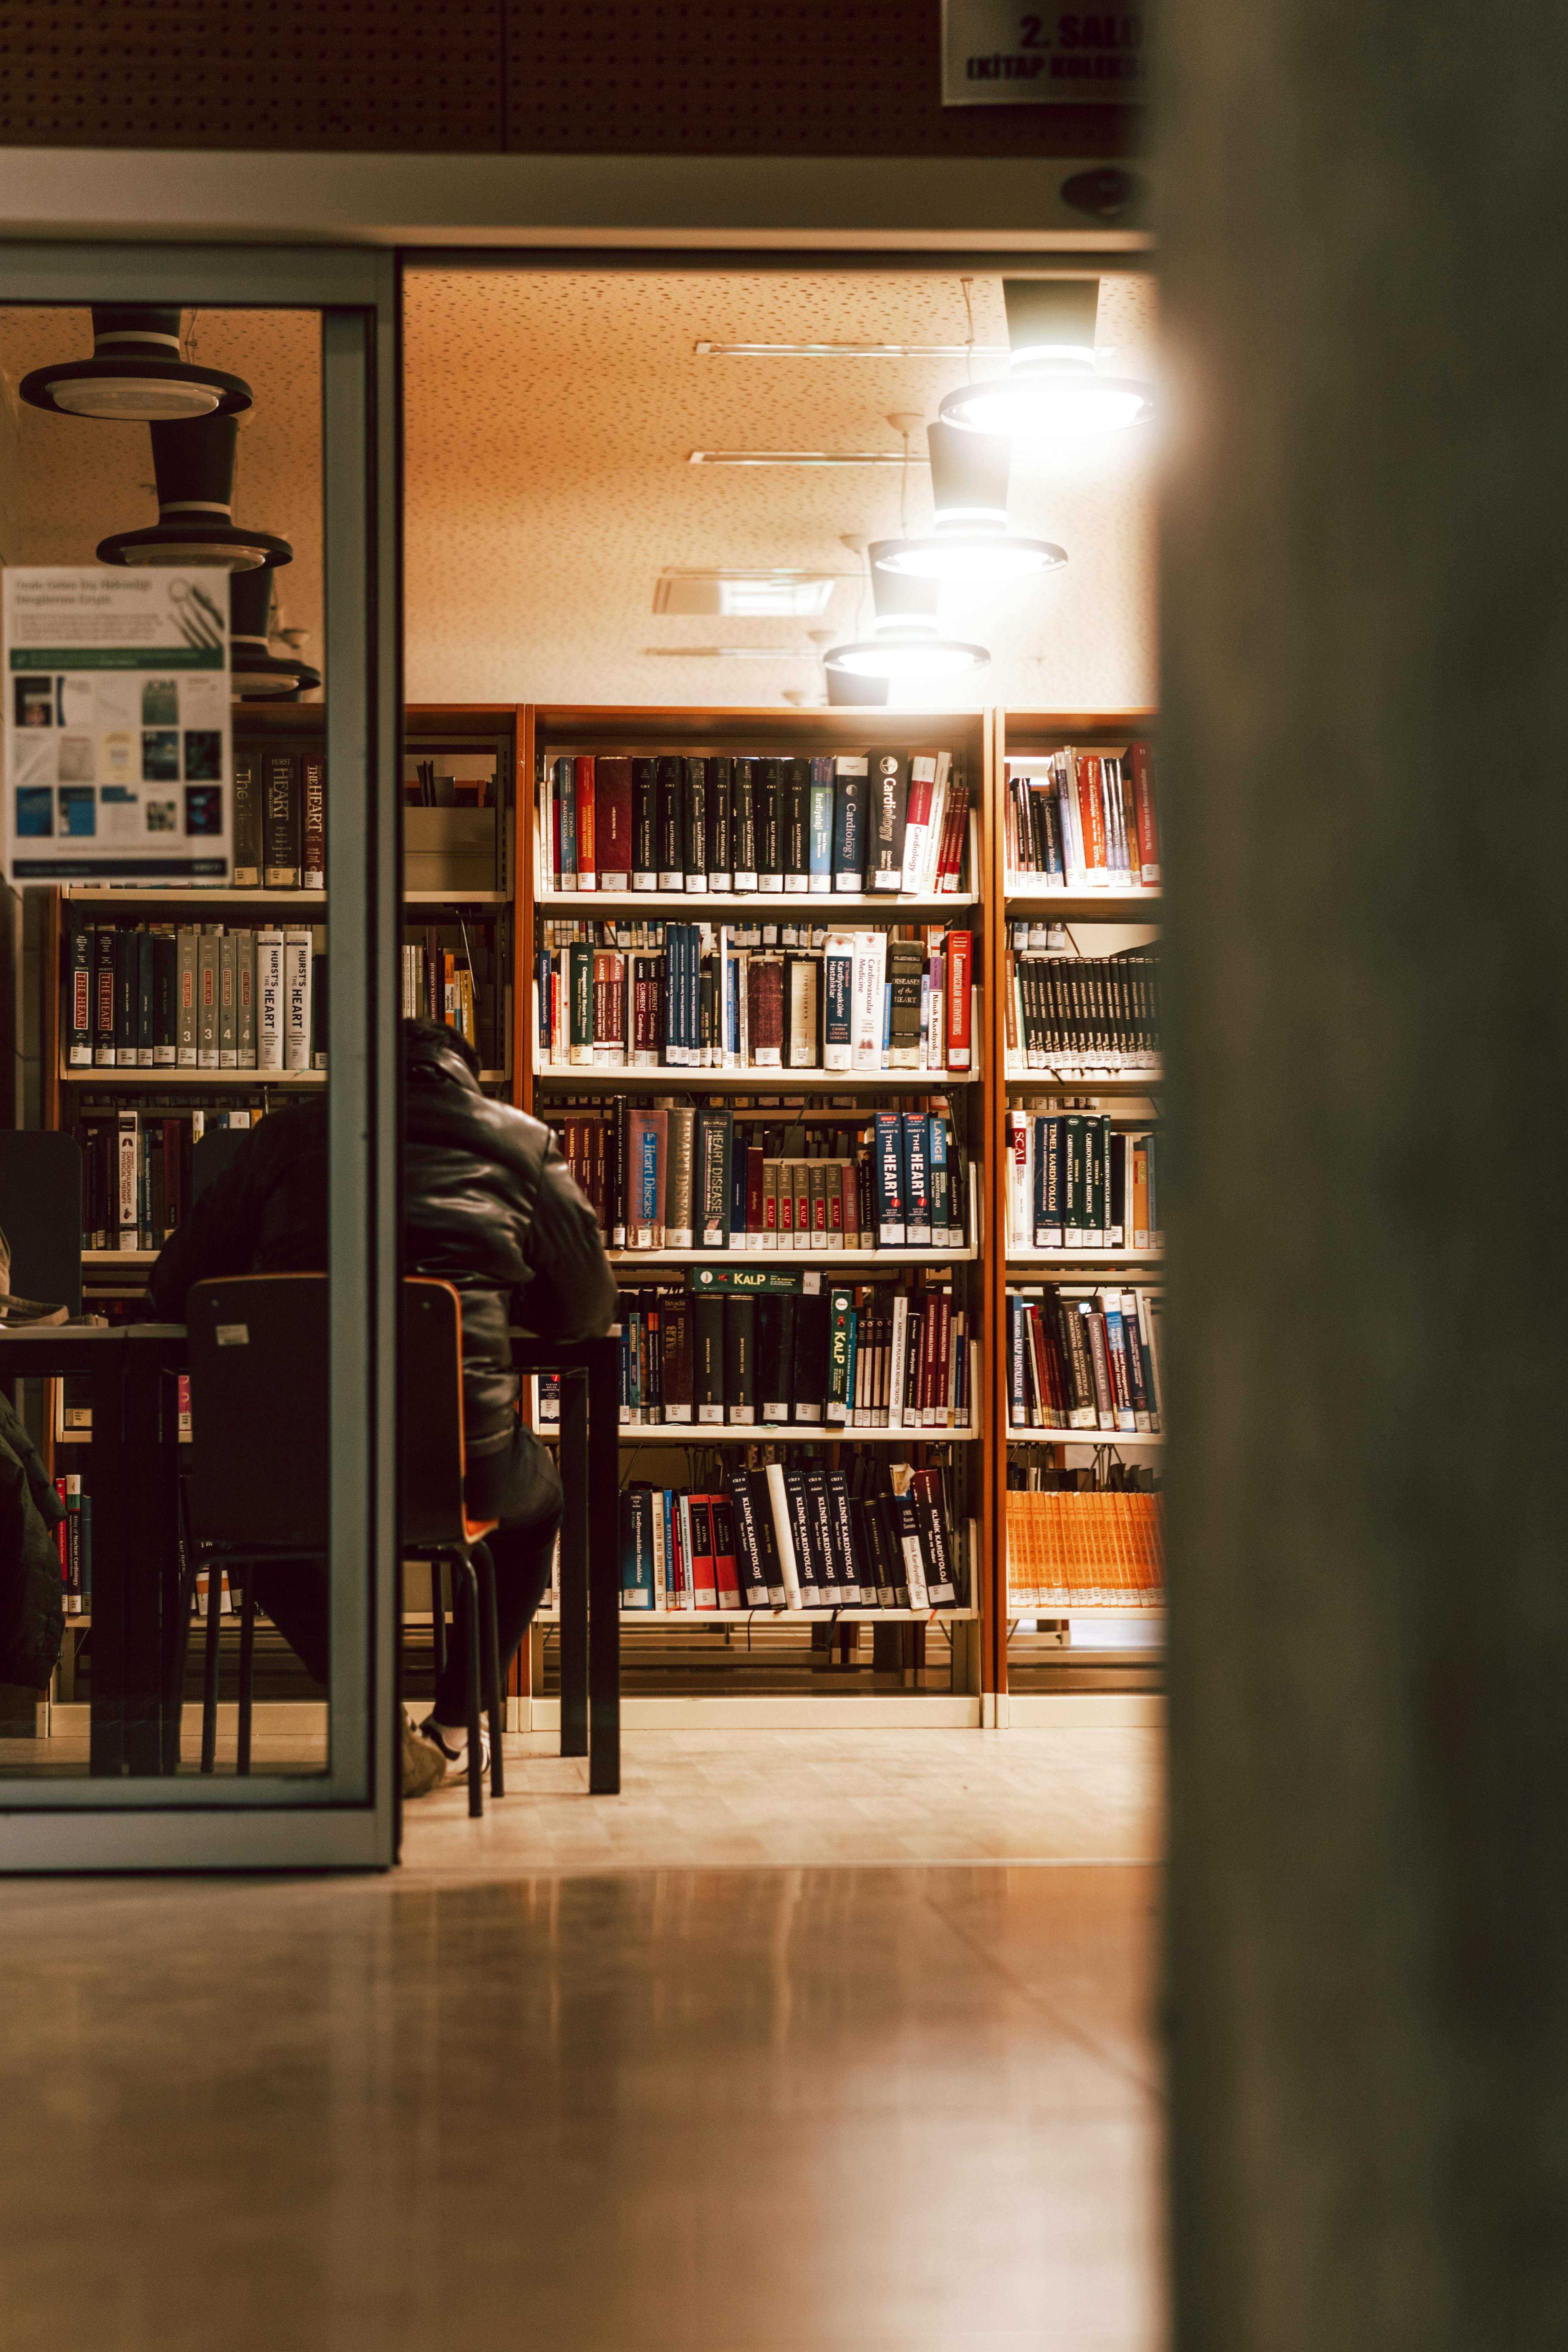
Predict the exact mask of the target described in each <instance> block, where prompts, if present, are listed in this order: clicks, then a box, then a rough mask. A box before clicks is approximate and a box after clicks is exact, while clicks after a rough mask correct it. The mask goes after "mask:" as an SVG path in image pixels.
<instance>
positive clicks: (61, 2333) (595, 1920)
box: [0, 1734, 1161, 2352]
mask: <svg viewBox="0 0 1568 2352" xmlns="http://www.w3.org/2000/svg"><path fill="white" fill-rule="evenodd" d="M879 1736H880V1735H875V1734H873V1735H870V1736H869V1737H870V1738H871V1739H872V1741H873V1742H874V1741H875V1740H876V1738H879ZM1040 1736H1041V1735H1023V1737H1024V1738H1030V1737H1035V1738H1037V1737H1040ZM1046 1736H1047V1737H1049V1738H1055V1739H1058V1740H1059V1739H1060V1738H1062V1737H1064V1735H1060V1734H1052V1735H1046ZM1065 1736H1067V1737H1070V1736H1071V1735H1065ZM1086 1737H1088V1738H1091V1739H1094V1738H1098V1740H1099V1742H1100V1770H1101V1771H1102V1772H1104V1773H1105V1774H1106V1775H1108V1776H1109V1777H1110V1778H1111V1779H1113V1780H1114V1779H1115V1778H1116V1777H1117V1776H1118V1775H1119V1776H1120V1779H1121V1782H1122V1783H1123V1784H1125V1783H1127V1782H1129V1781H1130V1780H1132V1779H1134V1778H1136V1777H1137V1772H1138V1769H1139V1765H1138V1760H1137V1759H1136V1757H1135V1756H1132V1757H1131V1758H1130V1755H1129V1753H1123V1754H1121V1756H1120V1758H1118V1757H1117V1756H1116V1755H1115V1754H1113V1753H1112V1751H1111V1750H1110V1748H1108V1747H1107V1745H1106V1742H1107V1738H1110V1739H1112V1740H1114V1739H1116V1738H1123V1739H1125V1738H1132V1737H1137V1736H1133V1735H1104V1734H1100V1735H1086ZM971 1740H973V1750H974V1755H975V1758H976V1759H979V1758H980V1757H981V1755H982V1754H983V1753H984V1751H985V1750H987V1749H994V1752H995V1757H996V1761H995V1763H994V1766H993V1767H991V1768H989V1769H991V1770H993V1771H1003V1772H1005V1773H1007V1774H1017V1775H1021V1776H1022V1778H1023V1779H1024V1780H1028V1779H1029V1777H1030V1771H1029V1766H1028V1759H1027V1753H1026V1750H1025V1749H1023V1748H1017V1749H1015V1751H1014V1758H1013V1760H1012V1761H1009V1760H1008V1759H1007V1754H1006V1749H1007V1745H1008V1736H1006V1735H1003V1736H1000V1737H999V1738H997V1739H996V1740H995V1741H994V1742H986V1741H982V1740H981V1739H980V1738H978V1736H976V1735H970V1737H969V1738H967V1739H966V1738H963V1737H962V1736H959V1737H957V1738H955V1737H954V1736H953V1735H951V1734H947V1735H944V1734H933V1735H927V1736H925V1737H924V1738H922V1739H921V1740H920V1741H919V1742H917V1743H916V1744H917V1745H918V1746H919V1747H921V1748H923V1749H924V1750H926V1751H927V1755H926V1759H925V1760H924V1761H922V1760H921V1759H919V1758H917V1757H916V1756H914V1755H913V1754H912V1753H911V1752H910V1748H909V1745H908V1743H907V1742H906V1743H905V1745H904V1752H903V1757H902V1760H901V1762H897V1761H896V1759H894V1758H893V1757H892V1756H891V1755H889V1759H888V1767H889V1769H888V1781H889V1791H890V1794H891V1792H893V1791H895V1790H900V1788H901V1790H902V1794H901V1795H899V1796H898V1799H897V1803H896V1805H894V1807H893V1811H900V1810H901V1811H902V1812H903V1813H904V1814H906V1815H907V1813H908V1811H909V1810H910V1797H909V1790H910V1783H911V1781H912V1780H918V1779H919V1778H920V1777H921V1774H922V1773H924V1772H925V1771H927V1770H931V1771H932V1772H935V1773H937V1774H939V1775H940V1776H942V1777H943V1778H946V1777H948V1776H951V1775H953V1774H956V1775H957V1778H958V1784H959V1785H960V1787H961V1792H962V1781H963V1775H964V1773H965V1772H966V1771H971V1770H974V1769H977V1766H976V1763H973V1762H970V1761H968V1760H966V1758H967V1755H968V1751H969V1750H970V1743H971ZM645 1741H646V1742H648V1743H655V1742H658V1735H643V1736H642V1738H641V1739H639V1738H633V1740H632V1741H631V1742H630V1743H629V1745H630V1751H631V1752H630V1759H629V1760H630V1762H631V1764H632V1765H633V1767H634V1769H635V1771H636V1773H637V1776H639V1778H640V1779H641V1780H644V1781H646V1783H647V1789H646V1790H645V1793H644V1795H643V1796H641V1797H637V1795H636V1794H635V1793H634V1803H636V1804H641V1805H642V1806H643V1807H644V1811H645V1814H646V1815H647V1822H648V1827H647V1841H648V1843H649V1846H650V1848H654V1847H657V1846H658V1843H659V1838H660V1835H661V1834H662V1833H661V1832H659V1831H658V1824H657V1822H656V1821H655V1820H654V1819H653V1815H654V1814H655V1812H657V1811H669V1813H670V1814H671V1816H672V1817H673V1818H678V1817H679V1811H680V1808H679V1802H678V1795H679V1788H680V1786H681V1784H682V1781H683V1780H684V1782H685V1783H686V1785H687V1786H688V1788H689V1789H691V1788H692V1786H693V1783H694V1781H695V1780H697V1779H699V1778H700V1780H701V1782H702V1784H703V1790H704V1794H703V1799H702V1806H701V1807H699V1808H698V1810H699V1811H701V1810H702V1809H703V1807H706V1808H709V1809H711V1808H713V1807H714V1806H715V1805H716V1804H718V1802H719V1799H720V1796H721V1788H722V1783H723V1781H724V1780H725V1778H726V1775H725V1772H724V1767H723V1754H722V1749H723V1747H724V1746H725V1745H726V1744H728V1745H729V1747H730V1749H731V1772H730V1774H729V1776H728V1777H729V1778H730V1780H731V1782H732V1784H733V1786H734V1787H735V1788H736V1789H738V1790H741V1791H742V1794H743V1792H744V1790H745V1788H746V1787H747V1786H748V1785H749V1784H750V1780H751V1776H752V1774H753V1772H754V1771H755V1769H756V1759H755V1758H754V1757H748V1754H747V1750H748V1748H750V1747H752V1746H754V1741H753V1742H748V1741H747V1740H746V1739H745V1738H736V1739H734V1740H733V1741H732V1742H731V1743H721V1744H720V1746H719V1748H710V1749H708V1750H707V1751H706V1754H705V1757H704V1759H703V1761H702V1764H701V1768H700V1773H694V1770H693V1765H694V1762H695V1759H694V1758H693V1757H692V1755H691V1754H690V1753H689V1752H688V1753H687V1754H686V1755H685V1756H684V1757H683V1755H682V1753H681V1750H680V1747H679V1741H678V1740H665V1741H664V1742H663V1743H662V1744H661V1745H653V1744H649V1745H648V1746H647V1748H645V1747H644V1743H645ZM639 1751H641V1752H639ZM785 1760H786V1762H787V1758H786V1759H785ZM567 1769H570V1768H563V1767H562V1766H561V1765H560V1764H559V1763H558V1762H552V1761H549V1760H546V1759H538V1760H535V1759H530V1758H528V1757H526V1756H524V1755H523V1754H522V1753H521V1752H520V1753H519V1755H518V1757H517V1760H516V1771H515V1780H514V1785H515V1786H516V1787H517V1789H518V1791H519V1793H518V1794H517V1795H516V1796H514V1797H509V1798H508V1799H507V1800H506V1801H505V1802H504V1804H503V1805H501V1806H500V1807H498V1808H496V1809H495V1814H494V1817H493V1823H492V1825H490V1826H489V1827H487V1826H486V1825H483V1824H468V1822H466V1821H465V1820H463V1819H462V1818H461V1817H459V1816H458V1815H456V1814H453V1815H451V1816H449V1817H447V1816H445V1814H444V1801H441V1800H438V1801H437V1809H436V1810H434V1811H427V1812H424V1813H422V1814H421V1815H419V1816H418V1817H417V1820H416V1822H411V1829H414V1828H416V1829H417V1835H416V1836H413V1837H411V1840H410V1849H411V1852H410V1864H409V1867H408V1868H407V1869H405V1871H404V1872H402V1873H401V1874H397V1875H396V1876H395V1877H390V1878H385V1879H378V1880H352V1879H338V1880H333V1881H326V1882H323V1881H314V1882H312V1881H308V1880H290V1881H270V1882H269V1881H258V1880H254V1879H252V1880H239V1881H222V1880H205V1881H199V1880H196V1881H183V1882H163V1883H161V1884H158V1885H148V1884H146V1883H136V1882H132V1881H100V1882H90V1881H76V1882H58V1883H52V1884H51V1883H43V1884H40V1883H33V1884H25V1883H19V1882H15V1881H14V1882H11V1883H9V1884H8V1885H5V1886H4V1887H3V1888H0V1981H4V1983H5V1988H6V1996H7V1997H6V2000H5V2005H4V2010H3V2011H0V2095H4V2098H5V2112H6V2113H7V2115H8V2116H10V2117H11V2118H12V2128H10V2129H9V2130H8V2131H7V2133H6V2135H5V2141H4V2144H3V2146H0V2204H3V2208H4V2210H5V2216H6V2225H5V2231H4V2236H3V2249H4V2251H0V2307H3V2308H4V2311H5V2325H4V2329H3V2336H4V2341H5V2346H6V2352H88V2347H91V2352H153V2347H154V2346H156V2347H158V2352H187V2348H188V2352H195V2347H198V2346H200V2347H203V2352H208V2347H214V2346H219V2347H224V2352H252V2347H256V2352H260V2347H267V2352H275V2347H280V2346H287V2347H300V2352H315V2347H323V2352H325V2347H331V2352H360V2347H365V2352H370V2347H380V2352H405V2347H406V2352H415V2347H418V2352H426V2347H440V2352H458V2347H461V2352H468V2347H475V2346H478V2345H479V2343H480V2342H482V2341H491V2342H496V2343H502V2344H521V2345H527V2346H533V2345H538V2346H540V2347H552V2352H553V2347H571V2352H577V2347H583V2352H677V2347H682V2348H683V2352H807V2347H811V2352H817V2347H823V2352H826V2348H827V2347H832V2352H871V2347H877V2352H894V2347H942V2348H943V2352H949V2347H951V2352H1023V2347H1031V2352H1033V2347H1045V2352H1156V2347H1158V2345H1159V2342H1160V2340H1161V2339H1160V2331H1159V2326H1158V2321H1157V2317H1156V2313H1157V2305H1158V2270H1157V2228H1156V2178H1155V2176H1156V2170H1157V2165H1158V2158H1159V2105H1158V2082H1157V2074H1156V2068H1155V2060H1154V2055H1153V2041H1152V2029H1151V1990H1150V1988H1151V1970H1152V1949H1153V1942H1154V1934H1155V1919H1154V1907H1155V1903H1156V1897H1157V1878H1156V1873H1155V1870H1154V1869H1153V1867H1152V1865H1151V1864H1149V1863H1148V1862H1146V1861H1140V1860H1138V1859H1137V1858H1135V1857H1134V1856H1133V1855H1132V1854H1131V1853H1128V1852H1123V1853H1115V1852H1106V1853H1101V1854H1100V1856H1099V1857H1097V1858H1086V1857H1085V1856H1084V1854H1083V1853H1082V1851H1081V1843H1080V1841H1079V1837H1078V1835H1077V1832H1076V1830H1073V1831H1071V1833H1070V1834H1068V1835H1067V1836H1066V1837H1064V1838H1059V1839H1058V1838H1057V1837H1056V1835H1055V1827H1059V1826H1060V1823H1059V1822H1058V1824H1057V1825H1055V1827H1054V1826H1053V1823H1052V1822H1050V1821H1049V1820H1048V1819H1042V1820H1041V1821H1040V1822H1038V1824H1037V1854H1038V1857H1039V1858H1037V1859H1036V1860H1034V1861H1032V1862H1026V1863H1020V1862H1003V1861H998V1862H991V1863H985V1862H961V1861H953V1860H949V1861H931V1860H924V1859H920V1858H913V1859H910V1858H904V1859H882V1860H876V1859H872V1858H865V1859H858V1858H849V1859H847V1860H845V1861H843V1862H841V1863H839V1864H837V1866H835V1865H834V1864H832V1863H830V1862H827V1861H816V1862H809V1863H806V1862H796V1863H789V1862H769V1861H765V1860H763V1861H753V1862H752V1863H751V1864H750V1866H744V1865H742V1866H728V1867H726V1866H722V1864H721V1863H720V1862H719V1861H718V1860H717V1859H713V1860H709V1861H707V1862H704V1861H703V1860H702V1859H701V1858H700V1856H695V1857H692V1858H690V1859H689V1860H688V1861H687V1862H686V1863H685V1864H681V1865H680V1866H668V1865H667V1866H653V1867H641V1868H639V1867H637V1866H635V1865H634V1864H632V1863H631V1859H630V1857H629V1856H621V1857H618V1858H617V1862H616V1863H611V1864H607V1865H606V1864H604V1863H600V1864H597V1865H596V1866H595V1865H590V1866H588V1867H586V1868H584V1867H582V1866H574V1865H573V1864H572V1863H571V1861H570V1859H569V1858H567V1857H566V1856H565V1854H564V1849H563V1842H562V1840H560V1839H557V1841H556V1844H557V1849H558V1850H557V1853H556V1856H555V1859H554V1862H553V1865H552V1864H549V1863H547V1864H544V1865H543V1866H542V1867H535V1868H534V1869H532V1870H529V1869H528V1868H527V1867H526V1866H524V1867H521V1868H520V1867H518V1866H517V1865H515V1864H513V1865H511V1866H508V1865H507V1864H506V1863H505V1861H504V1860H503V1857H502V1856H501V1855H500V1853H498V1852H497V1851H496V1845H497V1837H496V1831H495V1827H494V1824H495V1823H500V1822H503V1821H506V1820H507V1819H508V1817H512V1818H513V1819H521V1817H523V1816H524V1815H526V1814H527V1813H529V1812H530V1811H532V1812H534V1813H536V1814H541V1815H542V1814H543V1813H545V1812H546V1811H548V1810H549V1809H550V1808H551V1807H552V1806H555V1805H560V1806H562V1807H568V1806H569V1807H570V1808H572V1809H573V1810H574V1811H575V1810H577V1809H579V1808H581V1809H584V1811H587V1810H588V1809H590V1801H589V1800H588V1799H587V1798H585V1797H579V1796H577V1795H576V1794H575V1793H574V1791H571V1790H568V1789H566V1788H564V1787H562V1786H561V1785H560V1784H561V1781H562V1778H563V1770H567ZM775 1769H777V1759H775ZM1054 1770H1055V1776H1056V1780H1057V1781H1058V1784H1059V1785H1060V1786H1061V1787H1062V1788H1063V1789H1065V1788H1066V1787H1067V1785H1068V1782H1069V1781H1070V1780H1071V1779H1072V1775H1071V1773H1070V1772H1068V1770H1067V1769H1066V1766H1065V1764H1064V1763H1063V1761H1062V1759H1059V1758H1058V1759H1057V1763H1056V1765H1055V1767H1054ZM1142 1774H1143V1779H1144V1781H1145V1783H1147V1781H1148V1780H1149V1778H1150V1771H1149V1759H1144V1760H1143V1765H1142ZM867 1775H869V1776H870V1777H871V1779H872V1780H874V1779H875V1758H874V1754H873V1755H872V1756H871V1757H869V1758H868V1757H865V1756H862V1757H861V1758H860V1759H859V1760H858V1763H857V1764H856V1767H855V1774H854V1778H855V1780H856V1783H857V1785H856V1786H855V1787H853V1788H852V1789H851V1788H848V1787H847V1788H846V1790H845V1791H844V1801H845V1804H846V1807H847V1810H848V1811H851V1812H852V1813H853V1815H854V1816H855V1817H856V1819H857V1821H860V1820H862V1819H863V1818H864V1817H865V1814H866V1811H867V1808H868V1807H869V1808H870V1811H871V1812H872V1813H873V1814H874V1811H875V1806H874V1796H873V1795H871V1794H868V1790H867V1788H866V1787H865V1786H864V1785H861V1783H862V1782H863V1780H864V1779H865V1776H867ZM986 1777H987V1776H986V1773H985V1772H982V1775H981V1778H982V1780H985V1779H986ZM1048 1777H1049V1776H1048V1775H1047V1778H1048ZM1094 1777H1095V1773H1094V1769H1093V1768H1092V1759H1091V1760H1090V1762H1089V1764H1086V1766H1085V1769H1084V1773H1083V1774H1082V1775H1080V1779H1084V1780H1087V1781H1089V1782H1092V1780H1093V1779H1094ZM1151 1793H1152V1792H1151V1791H1150V1790H1148V1788H1147V1787H1145V1790H1144V1810H1145V1811H1147V1810H1148V1804H1149V1800H1150V1796H1151ZM974 1795H975V1807H974V1826H973V1834H974V1835H975V1837H976V1838H977V1839H978V1838H979V1836H980V1834H981V1829H982V1823H983V1820H984V1814H985V1812H986V1811H987V1810H988V1808H989V1806H990V1804H991V1802H992V1799H993V1796H994V1790H991V1789H990V1788H989V1787H982V1788H978V1789H977V1790H975V1791H974ZM1080 1796H1084V1792H1083V1791H1080ZM1123 1796H1125V1787H1124V1788H1123ZM1085 1801H1087V1799H1085ZM1118 1804H1121V1811H1123V1812H1125V1811H1126V1807H1125V1804H1124V1803H1121V1800H1118V1801H1117V1803H1114V1804H1112V1805H1111V1806H1110V1808H1109V1810H1108V1811H1107V1814H1106V1820H1107V1822H1110V1819H1111V1816H1112V1815H1113V1814H1114V1813H1116V1811H1117V1810H1118ZM592 1810H595V1811H596V1810H597V1804H596V1803H595V1805H594V1807H593V1808H592ZM1043 1810H1048V1809H1045V1808H1043ZM1069 1811H1071V1807H1070V1805H1068V1804H1067V1803H1066V1801H1065V1799H1064V1800H1063V1817H1064V1819H1065V1815H1066V1813H1067V1812H1069ZM708 1818H709V1819H710V1821H711V1820H712V1818H713V1813H712V1811H711V1810H710V1811H709V1813H708ZM1068 1826H1069V1829H1070V1824H1069V1825H1068ZM1129 1827H1130V1820H1128V1821H1124V1822H1123V1824H1122V1830H1123V1834H1121V1837H1120V1838H1119V1840H1118V1841H1116V1842H1119V1843H1121V1844H1122V1846H1123V1847H1129V1846H1131V1843H1132V1841H1131V1837H1130V1836H1129V1835H1127V1834H1125V1832H1126V1831H1127V1830H1128V1828H1129ZM951 1828H952V1822H951V1820H950V1821H948V1822H944V1824H943V1825H942V1836H943V1838H944V1839H945V1838H946V1836H947V1835H948V1834H949V1833H950V1831H951ZM820 1833H821V1832H820V1828H819V1827H813V1828H812V1829H811V1832H810V1835H811V1836H812V1838H816V1837H817V1836H818V1835H820ZM857 1833H858V1832H857ZM905 1834H907V1832H906V1831H905V1830H900V1836H902V1835H905ZM506 1836H507V1839H508V1841H509V1842H516V1843H521V1844H526V1842H527V1841H526V1836H525V1833H524V1832H522V1831H521V1829H516V1828H509V1829H508V1831H507V1832H506ZM910 1843H915V1841H913V1840H911V1841H910ZM1053 1843H1060V1844H1065V1845H1066V1846H1068V1848H1069V1849H1070V1848H1072V1847H1074V1846H1078V1847H1079V1852H1078V1853H1073V1852H1071V1851H1069V1852H1068V1853H1064V1854H1061V1855H1060V1856H1059V1857H1058V1858H1057V1859H1054V1860H1053V1859H1052V1858H1051V1848H1052V1845H1053ZM1146 1850H1147V1849H1145V1851H1146ZM649 1859H650V1860H651V1861H653V1862H654V1863H655V1864H656V1865H657V1861H658V1858H657V1854H655V1853H651V1852H650V1855H649Z"/></svg>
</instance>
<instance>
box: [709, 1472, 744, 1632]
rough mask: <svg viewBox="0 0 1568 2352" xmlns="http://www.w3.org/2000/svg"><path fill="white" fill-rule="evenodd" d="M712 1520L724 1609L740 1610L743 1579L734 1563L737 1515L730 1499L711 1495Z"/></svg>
mask: <svg viewBox="0 0 1568 2352" xmlns="http://www.w3.org/2000/svg"><path fill="white" fill-rule="evenodd" d="M707 1501H708V1510H709V1517H710V1522H711V1525H712V1529H713V1576H714V1581H715V1583H716V1584H717V1586H718V1589H719V1606H720V1608H721V1609H738V1608H739V1607H740V1606H741V1579H740V1574H739V1572H738V1570H737V1567H736V1561H735V1513H734V1508H733V1506H732V1505H731V1501H730V1497H729V1496H728V1495H710V1496H708V1498H707Z"/></svg>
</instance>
